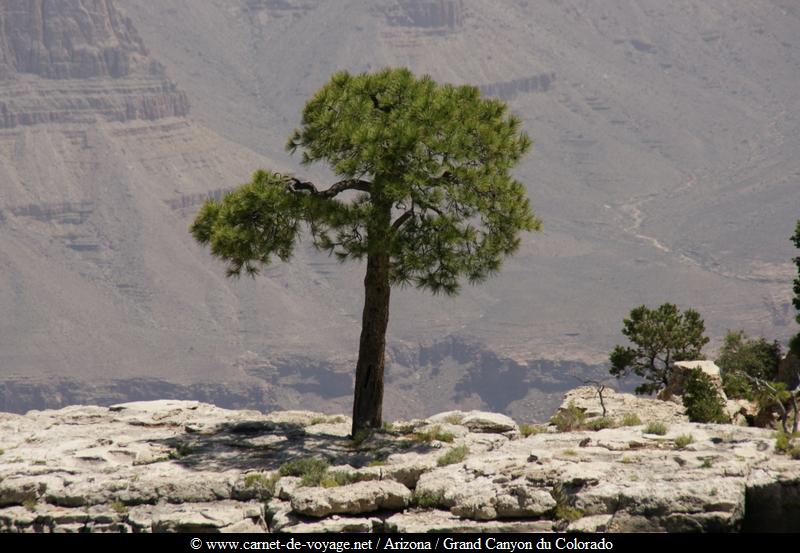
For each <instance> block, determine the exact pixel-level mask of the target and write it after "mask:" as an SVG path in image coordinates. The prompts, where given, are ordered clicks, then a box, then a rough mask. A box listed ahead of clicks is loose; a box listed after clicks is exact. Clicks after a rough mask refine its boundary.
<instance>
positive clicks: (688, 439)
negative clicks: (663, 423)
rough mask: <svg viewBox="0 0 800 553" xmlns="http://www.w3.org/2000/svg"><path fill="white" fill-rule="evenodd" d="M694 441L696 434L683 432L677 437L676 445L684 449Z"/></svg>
mask: <svg viewBox="0 0 800 553" xmlns="http://www.w3.org/2000/svg"><path fill="white" fill-rule="evenodd" d="M692 442H694V436H692V435H691V434H681V435H680V436H678V437H677V438H675V447H677V448H678V449H683V448H684V447H686V446H687V445H689V444H690V443H692Z"/></svg>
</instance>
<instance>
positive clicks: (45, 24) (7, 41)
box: [0, 0, 189, 128]
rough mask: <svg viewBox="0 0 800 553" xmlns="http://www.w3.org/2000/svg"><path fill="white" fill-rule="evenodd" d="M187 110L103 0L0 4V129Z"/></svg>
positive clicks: (160, 69)
mask: <svg viewBox="0 0 800 553" xmlns="http://www.w3.org/2000/svg"><path fill="white" fill-rule="evenodd" d="M188 111H189V106H188V101H187V99H186V95H185V94H184V93H183V92H181V91H180V90H178V89H177V88H176V86H175V85H174V84H173V83H171V82H170V81H169V80H168V79H167V78H166V77H165V76H164V70H163V67H162V66H161V64H159V63H158V62H156V61H155V60H153V59H151V58H150V57H149V56H148V53H147V50H146V49H145V47H144V44H143V43H142V40H141V38H140V37H139V35H138V34H137V32H136V29H135V28H134V27H133V25H132V24H131V22H130V20H129V19H128V18H126V17H124V16H123V15H121V14H120V12H119V11H118V10H117V8H116V7H115V5H114V3H112V2H111V1H109V0H64V1H60V2H45V1H44V0H33V1H28V0H9V1H8V2H3V4H2V5H0V128H12V127H16V126H18V125H36V124H41V123H74V122H87V121H92V120H94V119H95V118H100V119H101V120H106V121H129V120H134V119H147V120H155V119H160V118H164V117H174V116H183V115H186V114H187V113H188Z"/></svg>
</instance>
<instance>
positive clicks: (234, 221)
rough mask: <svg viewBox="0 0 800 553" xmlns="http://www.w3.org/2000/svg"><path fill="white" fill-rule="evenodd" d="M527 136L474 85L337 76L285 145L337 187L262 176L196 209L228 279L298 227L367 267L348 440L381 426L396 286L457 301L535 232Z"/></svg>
mask: <svg viewBox="0 0 800 553" xmlns="http://www.w3.org/2000/svg"><path fill="white" fill-rule="evenodd" d="M520 126H521V125H520V121H519V119H517V118H516V117H513V116H511V115H509V114H508V113H507V109H506V106H505V104H504V103H503V102H500V101H499V100H493V99H484V98H481V96H480V93H479V92H478V89H477V88H475V87H472V86H452V85H447V84H446V85H439V84H437V83H435V82H434V81H433V80H432V79H431V78H430V77H428V76H424V77H421V78H417V77H415V76H414V75H412V74H411V72H409V71H408V70H406V69H386V70H383V71H380V72H378V73H374V74H360V75H350V74H349V73H347V72H340V73H336V74H335V75H333V77H332V78H331V80H330V81H329V82H328V84H326V85H325V86H324V87H323V88H322V89H320V90H319V91H318V92H317V93H316V94H315V95H314V96H313V97H312V98H311V100H309V101H308V103H307V104H306V106H305V109H304V111H303V118H302V125H301V127H300V128H299V129H297V130H296V131H295V132H294V134H293V135H292V137H291V138H290V140H289V142H288V144H287V149H288V150H289V151H290V152H294V151H295V150H301V151H302V161H303V163H304V164H310V163H314V162H317V161H324V162H327V163H328V164H329V165H330V167H331V168H332V170H333V172H334V173H335V174H336V175H337V177H338V178H339V179H340V180H338V181H337V182H335V183H333V184H331V185H329V186H328V187H327V188H325V189H321V188H320V187H318V186H317V185H316V184H315V183H313V182H310V181H307V180H303V179H300V178H297V177H295V176H291V175H281V174H278V173H273V172H268V171H258V172H256V173H255V174H254V175H253V178H252V180H251V182H250V183H248V184H245V185H243V186H241V187H240V188H239V189H237V190H235V191H234V192H231V193H229V194H228V195H226V196H225V197H224V198H223V199H222V201H220V202H217V201H213V200H209V201H208V202H206V203H205V204H204V205H203V207H202V208H201V210H200V212H199V213H198V215H197V217H196V219H195V221H194V224H193V225H192V228H191V232H192V234H193V235H194V237H195V238H196V239H197V240H198V241H199V242H200V243H202V244H207V245H208V246H209V247H210V249H211V252H212V254H213V255H215V256H216V257H219V258H221V259H222V260H224V261H226V262H227V263H228V275H229V276H239V275H241V274H242V273H245V274H248V275H251V276H255V275H256V274H258V272H259V266H260V265H268V264H269V263H270V262H271V261H272V258H273V256H275V257H277V258H278V259H280V260H281V261H288V260H289V259H290V257H291V255H292V251H293V249H294V246H295V244H296V242H297V239H298V237H299V235H300V233H301V230H302V229H303V228H306V229H307V230H308V232H309V233H310V235H311V237H312V239H313V243H314V245H315V246H316V247H317V248H318V249H319V250H322V251H325V252H328V253H329V254H332V255H334V256H336V257H337V258H338V259H340V260H342V261H345V260H366V275H365V278H364V292H365V300H364V311H363V316H362V327H361V338H360V343H359V352H358V362H357V365H356V378H355V398H354V402H353V426H352V432H353V435H356V434H357V433H358V432H360V431H361V430H366V429H370V428H378V427H380V426H381V423H382V404H383V372H384V351H385V345H386V331H387V326H388V321H389V299H390V289H391V287H392V286H393V285H413V286H416V287H417V288H420V289H426V290H429V291H430V292H432V293H434V294H439V293H443V294H447V295H454V294H456V293H458V291H459V287H460V284H461V281H462V280H464V279H466V280H467V281H469V282H470V283H479V282H481V281H483V280H485V279H486V278H487V277H489V276H491V275H493V274H494V273H496V272H497V271H498V270H499V269H500V267H501V263H502V260H503V258H504V257H505V256H507V255H510V254H512V253H513V252H514V251H515V250H517V248H518V246H519V243H520V232H521V231H533V230H538V229H539V227H540V222H539V220H537V219H536V218H535V217H534V215H533V213H532V212H531V209H530V205H529V201H528V199H527V197H526V193H525V187H524V186H523V185H522V184H521V183H520V182H518V181H517V180H515V179H514V178H513V177H512V176H511V175H510V170H511V169H512V168H513V167H514V166H515V165H516V163H517V162H518V161H519V159H520V158H521V156H522V155H523V154H524V153H525V152H526V151H527V150H528V149H529V147H530V145H531V141H530V139H529V138H528V136H527V135H526V134H525V133H524V132H522V131H521V129H520ZM345 192H351V193H354V194H355V197H354V198H350V199H345V198H346V197H348V196H352V195H353V194H350V195H348V194H344V195H343V193H345Z"/></svg>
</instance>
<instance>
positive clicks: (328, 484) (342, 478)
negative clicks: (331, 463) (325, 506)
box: [300, 470, 356, 488]
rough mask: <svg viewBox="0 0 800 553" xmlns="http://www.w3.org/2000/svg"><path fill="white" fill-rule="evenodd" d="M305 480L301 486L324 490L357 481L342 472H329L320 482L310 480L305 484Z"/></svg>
mask: <svg viewBox="0 0 800 553" xmlns="http://www.w3.org/2000/svg"><path fill="white" fill-rule="evenodd" d="M304 480H305V479H304ZM304 480H301V481H300V485H301V486H322V487H323V488H336V487H338V486H346V485H347V484H352V483H353V482H355V481H356V479H355V476H354V475H352V474H350V473H347V472H343V471H340V470H329V471H327V472H325V473H324V474H323V475H322V476H321V478H320V479H319V481H316V480H311V479H310V478H309V480H308V482H304Z"/></svg>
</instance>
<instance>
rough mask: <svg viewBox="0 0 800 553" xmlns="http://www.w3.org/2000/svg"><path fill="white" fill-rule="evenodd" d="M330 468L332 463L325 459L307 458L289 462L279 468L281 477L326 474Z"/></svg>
mask: <svg viewBox="0 0 800 553" xmlns="http://www.w3.org/2000/svg"><path fill="white" fill-rule="evenodd" d="M328 467H330V463H328V461H326V460H325V459H318V458H316V457H305V458H303V459H293V460H291V461H287V462H285V463H284V464H282V465H281V466H280V468H278V474H280V475H281V476H300V477H303V476H305V475H307V474H313V473H318V472H325V471H326V470H328Z"/></svg>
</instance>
